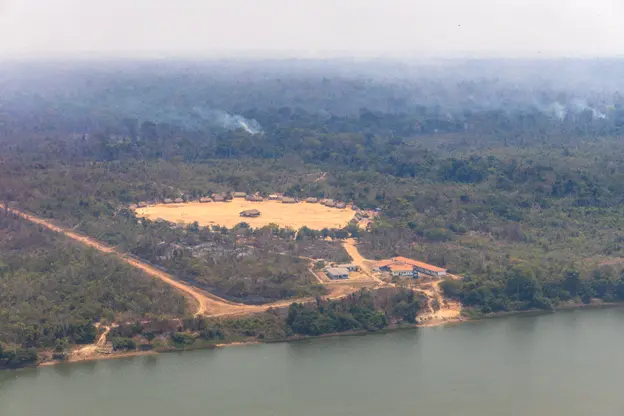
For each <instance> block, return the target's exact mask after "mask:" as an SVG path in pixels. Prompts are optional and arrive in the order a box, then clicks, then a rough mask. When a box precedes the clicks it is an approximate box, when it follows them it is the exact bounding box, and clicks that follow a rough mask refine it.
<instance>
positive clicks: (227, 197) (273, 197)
mask: <svg viewBox="0 0 624 416" xmlns="http://www.w3.org/2000/svg"><path fill="white" fill-rule="evenodd" d="M234 198H244V199H245V200H247V201H250V202H263V201H264V200H265V198H264V197H263V196H260V195H259V194H247V193H245V192H238V191H237V192H232V193H213V194H212V195H210V196H209V197H208V196H202V197H201V198H199V200H198V201H199V202H200V203H209V202H213V201H214V202H229V201H231V200H232V199H234ZM266 199H268V200H269V201H280V202H281V203H282V204H297V203H299V202H306V203H308V204H321V205H324V206H326V207H329V208H337V209H345V208H347V203H346V202H342V201H336V200H334V199H329V198H322V199H321V198H316V197H312V196H311V197H308V198H304V199H301V200H300V199H299V198H294V197H290V196H283V195H281V194H270V195H269V196H268V197H267V198H266ZM184 202H191V200H189V199H186V200H185V199H184V198H182V197H178V198H175V199H173V198H165V199H163V200H162V203H163V204H174V203H175V204H182V203H184ZM155 203H157V202H152V201H149V202H148V201H141V202H138V203H136V204H131V205H130V207H131V208H132V209H135V208H145V207H147V206H149V205H153V204H155ZM352 208H353V209H354V210H356V211H359V210H358V209H357V207H355V205H354V206H352ZM243 212H245V211H243ZM241 214H242V213H241Z"/></svg>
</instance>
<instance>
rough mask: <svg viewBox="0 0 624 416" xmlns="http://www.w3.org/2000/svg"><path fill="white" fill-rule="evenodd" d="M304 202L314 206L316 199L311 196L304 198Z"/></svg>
mask: <svg viewBox="0 0 624 416" xmlns="http://www.w3.org/2000/svg"><path fill="white" fill-rule="evenodd" d="M306 202H307V203H309V204H316V203H317V202H318V198H314V197H312V196H311V197H309V198H306Z"/></svg>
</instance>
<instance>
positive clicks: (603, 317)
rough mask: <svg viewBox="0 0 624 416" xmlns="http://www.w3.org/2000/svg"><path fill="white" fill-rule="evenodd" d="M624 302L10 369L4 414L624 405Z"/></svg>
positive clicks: (551, 414)
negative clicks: (457, 322)
mask: <svg viewBox="0 0 624 416" xmlns="http://www.w3.org/2000/svg"><path fill="white" fill-rule="evenodd" d="M623 329H624V308H613V309H587V310H571V311H564V312H557V313H555V314H547V315H539V316H514V317H507V318H500V319H492V320H484V321H480V322H474V323H465V324H462V325H457V326H447V327H437V328H419V329H414V330H405V331H397V332H391V333H386V334H372V335H366V336H351V337H336V338H325V339H314V340H309V341H304V342H295V343H284V344H264V345H248V346H240V347H231V348H224V349H221V350H203V351H192V352H183V353H173V354H161V355H158V356H144V357H135V358H127V359H119V360H108V361H98V362H89V363H80V364H69V365H59V366H53V367H45V368H38V369H27V370H20V371H3V372H0V415H1V416H110V415H133V416H161V415H162V416H165V415H166V416H186V415H219V416H244V415H254V416H282V415H285V416H288V415H297V416H319V415H324V416H333V415H336V416H347V415H349V416H351V415H357V416H386V415H419V414H422V415H428V416H433V415H440V416H442V415H444V416H449V415H460V414H461V415H462V416H484V415H492V416H494V415H495V416H500V415H512V416H515V415H518V416H520V415H522V416H525V415H548V416H558V415H566V416H577V415H601V416H604V415H614V416H615V415H617V416H621V415H624V394H623V393H622V383H621V380H622V376H623V375H624V358H623V357H624V354H623V352H622V351H623V349H624V347H623V346H624V330H623Z"/></svg>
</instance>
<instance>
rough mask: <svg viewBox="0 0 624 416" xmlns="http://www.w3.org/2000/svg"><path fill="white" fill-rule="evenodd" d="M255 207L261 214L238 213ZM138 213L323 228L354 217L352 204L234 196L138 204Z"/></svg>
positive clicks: (208, 221) (189, 220)
mask: <svg viewBox="0 0 624 416" xmlns="http://www.w3.org/2000/svg"><path fill="white" fill-rule="evenodd" d="M251 209H257V210H258V211H260V216H259V217H255V218H250V217H241V216H240V213H241V211H245V210H251ZM136 214H137V216H138V217H142V218H148V219H150V220H157V219H158V218H161V219H163V220H166V221H170V222H174V223H178V222H184V223H193V222H195V221H197V222H198V223H199V225H202V226H207V225H220V226H225V227H229V228H231V227H233V226H235V225H236V224H239V223H241V222H246V223H247V224H249V225H250V226H252V227H254V228H259V227H264V226H265V225H269V224H272V223H273V224H277V225H279V226H280V227H292V228H294V229H296V230H298V229H299V228H301V227H303V226H306V227H308V228H311V229H313V230H322V229H323V228H342V227H344V226H346V225H347V224H348V223H349V221H351V220H352V219H353V218H354V217H355V211H353V210H352V209H351V208H345V209H337V208H329V207H326V206H324V205H321V204H309V203H306V202H299V203H298V204H283V203H281V202H280V201H264V202H251V201H246V200H243V199H237V198H235V199H234V200H232V201H231V202H211V203H200V202H189V203H185V204H158V205H152V206H149V207H145V208H137V210H136Z"/></svg>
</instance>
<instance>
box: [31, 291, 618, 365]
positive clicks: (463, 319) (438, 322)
mask: <svg viewBox="0 0 624 416" xmlns="http://www.w3.org/2000/svg"><path fill="white" fill-rule="evenodd" d="M618 307H624V302H597V301H596V302H595V303H591V304H583V303H570V304H565V305H560V306H559V307H557V308H555V309H554V310H551V311H546V310H541V309H532V310H526V311H510V312H497V313H492V314H487V315H485V314H483V315H478V316H472V317H469V316H460V317H458V318H454V319H445V318H441V319H432V320H431V321H424V322H419V323H415V324H405V323H401V324H392V325H389V326H388V327H386V328H383V329H381V330H378V331H366V330H361V331H346V332H332V333H328V334H321V335H317V336H307V335H298V336H292V337H288V338H285V339H275V340H267V341H258V340H257V339H250V340H248V341H233V342H222V343H218V344H204V345H195V346H192V345H191V346H188V347H184V348H167V349H159V350H149V351H130V352H127V351H126V352H118V353H115V352H113V353H110V354H98V353H95V354H93V355H91V356H78V357H75V358H72V357H70V358H69V359H67V360H49V361H43V362H40V363H38V364H37V366H38V367H47V366H54V365H59V364H72V363H82V362H89V361H100V360H112V359H118V358H120V359H121V358H130V357H140V356H150V355H151V356H153V355H159V354H166V353H172V352H184V351H193V350H200V349H219V348H230V347H240V346H248V345H258V344H277V343H286V342H301V341H307V340H311V339H316V338H335V337H346V336H362V335H369V334H384V333H390V332H395V331H401V330H412V329H417V328H435V327H440V326H450V325H459V324H462V323H467V322H473V323H474V322H478V321H482V320H489V319H500V318H505V317H513V316H520V315H526V316H538V315H544V314H552V313H556V312H557V311H565V310H571V309H606V308H618Z"/></svg>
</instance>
